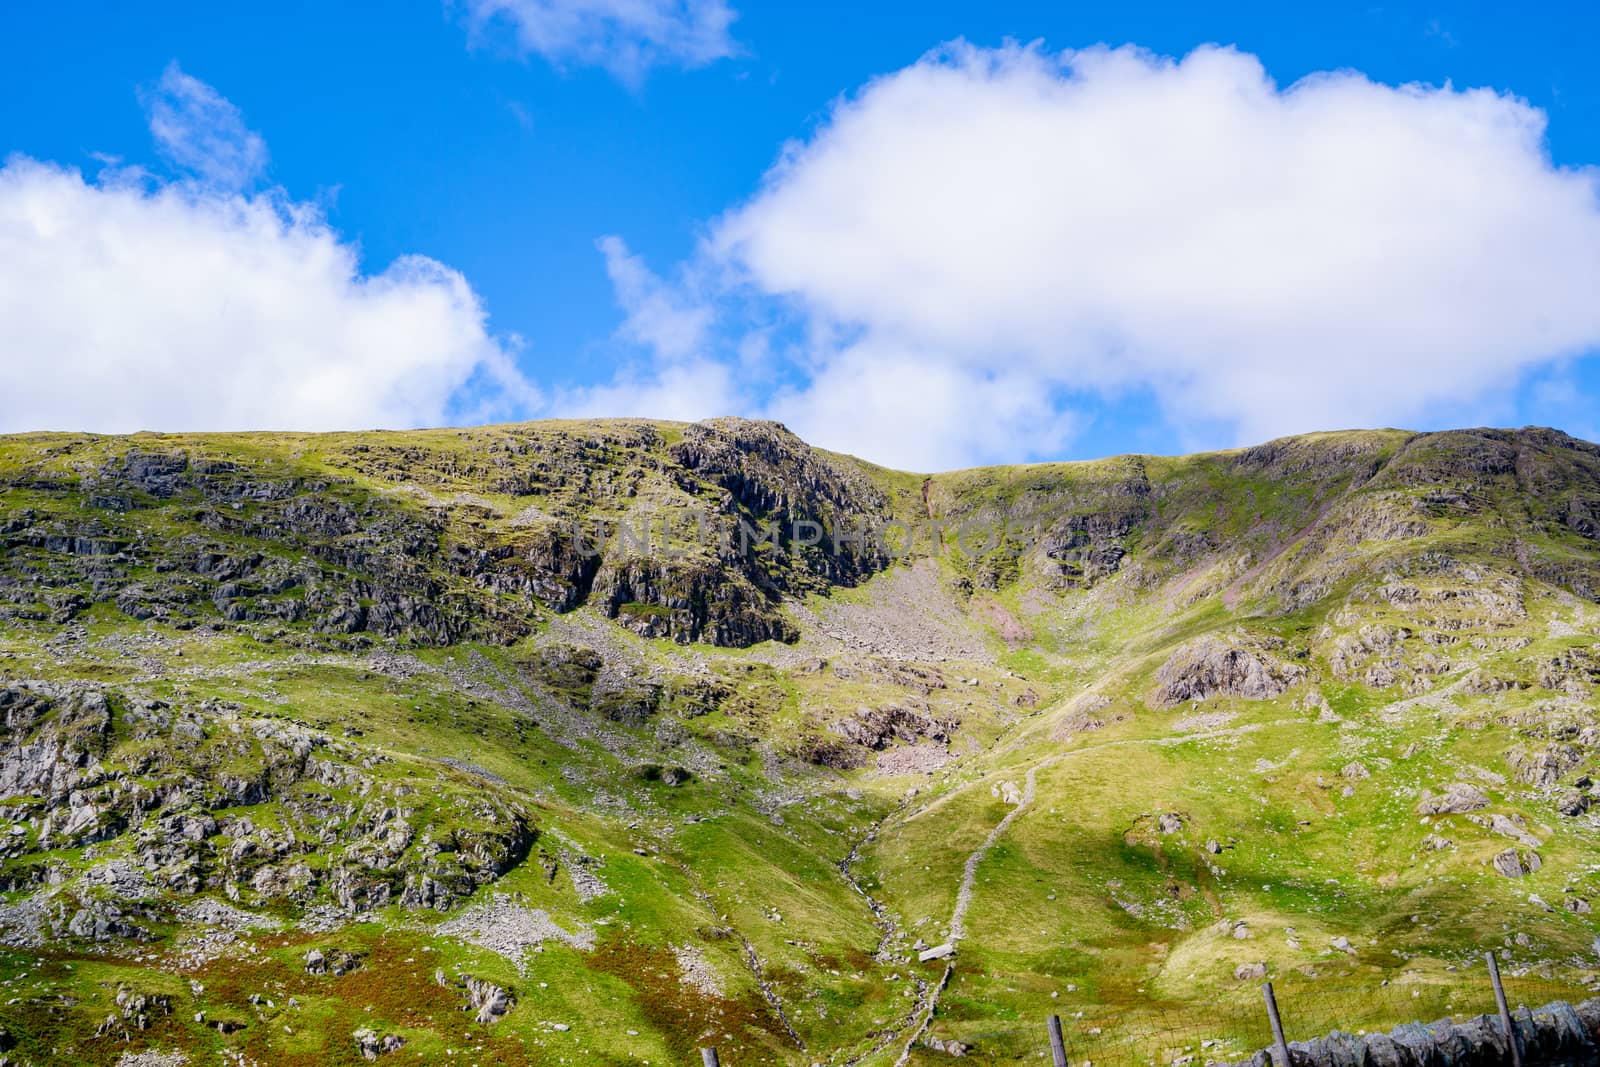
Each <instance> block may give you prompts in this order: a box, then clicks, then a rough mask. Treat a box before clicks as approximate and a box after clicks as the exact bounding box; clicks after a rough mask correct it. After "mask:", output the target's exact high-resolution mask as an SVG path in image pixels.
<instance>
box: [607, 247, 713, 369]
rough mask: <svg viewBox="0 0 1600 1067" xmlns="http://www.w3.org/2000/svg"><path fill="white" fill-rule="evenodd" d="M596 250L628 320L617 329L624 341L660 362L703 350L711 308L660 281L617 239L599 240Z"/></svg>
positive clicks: (709, 326) (709, 322)
mask: <svg viewBox="0 0 1600 1067" xmlns="http://www.w3.org/2000/svg"><path fill="white" fill-rule="evenodd" d="M595 246H596V247H597V248H599V249H600V254H601V255H603V256H605V259H606V275H607V276H608V277H609V278H610V279H611V288H612V291H613V292H614V293H615V294H616V297H617V303H618V304H619V305H620V306H621V307H622V310H623V312H624V313H625V314H626V316H627V318H626V319H625V320H624V321H623V324H622V328H621V330H620V333H621V334H622V336H623V337H624V338H625V339H627V340H629V341H632V342H634V343H636V344H640V345H644V346H646V347H647V348H649V349H651V350H652V351H654V353H655V354H656V356H657V358H660V359H664V360H678V359H683V358H685V357H687V356H692V355H695V354H698V353H700V352H702V351H703V350H704V349H705V346H706V335H707V332H708V331H709V330H710V328H711V323H712V314H713V313H712V309H711V307H710V306H709V305H707V304H704V303H697V302H695V301H693V300H691V299H689V298H688V297H687V295H686V294H685V293H684V291H683V289H682V288H681V287H676V286H672V285H668V284H666V283H665V282H663V281H662V280H661V279H660V278H659V277H657V276H656V275H655V273H654V272H652V271H651V270H650V268H649V267H648V266H646V265H645V262H644V260H643V259H641V258H640V257H639V256H636V255H634V254H633V253H632V252H630V251H629V250H628V246H627V245H626V244H625V243H624V242H623V240H622V239H621V238H620V237H602V238H601V239H600V240H599V241H597V242H596V243H595Z"/></svg>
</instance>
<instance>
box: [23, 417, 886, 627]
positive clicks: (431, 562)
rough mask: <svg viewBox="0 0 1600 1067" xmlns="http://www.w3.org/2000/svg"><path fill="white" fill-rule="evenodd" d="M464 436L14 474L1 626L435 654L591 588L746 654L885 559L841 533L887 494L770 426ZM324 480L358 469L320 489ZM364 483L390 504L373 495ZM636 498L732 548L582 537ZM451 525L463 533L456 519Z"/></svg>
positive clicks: (141, 458) (143, 457) (121, 456)
mask: <svg viewBox="0 0 1600 1067" xmlns="http://www.w3.org/2000/svg"><path fill="white" fill-rule="evenodd" d="M479 437H480V438H481V440H480V451H479V452H478V453H477V454H476V455H474V456H472V457H470V458H464V457H463V456H462V455H461V454H460V453H459V452H456V451H454V450H451V449H449V448H448V447H445V448H439V447H438V445H437V443H436V442H433V441H429V440H428V439H427V435H418V438H419V439H418V440H417V441H416V442H415V443H411V444H406V445H390V444H384V443H370V444H356V445H350V446H347V447H344V448H340V447H338V446H336V445H333V444H330V445H329V446H328V448H329V450H330V453H329V454H325V455H324V456H323V457H322V458H323V460H324V462H323V463H321V464H315V463H314V464H309V465H301V464H298V463H295V462H293V461H287V460H268V459H264V458H262V457H261V456H260V455H259V454H253V453H250V452H248V451H246V452H243V453H235V454H229V455H228V456H227V458H222V457H221V456H220V455H215V454H213V452H214V451H215V449H214V446H211V445H210V444H201V443H198V442H196V443H192V444H190V445H188V446H185V447H182V448H173V449H171V450H169V451H163V452H152V451H148V450H146V449H144V448H142V447H141V446H139V445H138V444H135V443H128V444H127V445H125V446H123V447H121V448H120V449H118V450H114V451H113V453H112V455H111V456H110V458H108V459H107V458H101V459H98V460H96V461H95V463H94V464H93V465H92V466H87V465H82V464H80V465H77V466H73V467H70V468H69V469H70V470H71V471H72V473H69V474H62V473H60V472H58V471H55V470H52V471H50V472H49V473H48V474H46V473H44V472H43V471H42V470H40V469H37V468H29V467H26V466H24V467H23V468H21V469H18V470H15V471H10V470H8V472H7V473H6V474H4V475H0V492H4V491H5V490H6V489H7V488H10V487H12V486H21V485H26V486H28V487H29V488H30V489H31V490H33V491H35V492H40V493H44V494H48V496H47V499H46V500H45V501H44V502H43V503H42V504H41V506H39V507H37V508H34V509H31V510H29V511H26V512H19V513H14V514H13V515H12V516H10V517H8V521H6V522H5V523H4V524H3V525H0V618H3V617H5V614H6V612H5V611H4V610H3V609H4V608H5V605H7V604H8V603H16V604H19V605H20V604H31V603H35V602H37V601H38V599H39V598H38V596H37V590H38V589H39V587H41V586H43V587H45V588H48V589H49V590H50V600H49V602H50V603H51V604H52V605H53V611H54V616H53V617H55V618H56V619H57V621H66V620H67V619H70V618H71V617H72V616H74V615H76V614H78V613H80V612H81V611H83V610H84V609H86V608H88V607H89V606H91V605H92V604H95V603H110V604H114V605H115V606H116V607H117V608H118V610H120V611H121V612H123V613H124V614H125V615H127V616H128V617H130V618H132V619H139V620H145V619H155V620H160V621H165V622H169V623H173V624H175V625H182V626H193V625H197V624H201V623H211V622H221V623H226V624H239V625H250V624H268V625H279V624H290V625H299V626H305V627H308V628H310V629H312V630H314V631H317V632H319V633H321V634H323V635H326V637H328V638H330V639H335V640H338V641H342V642H343V643H347V644H361V643H363V642H364V641H366V640H367V639H368V638H369V636H377V637H397V638H402V639H404V640H407V641H411V642H416V643H421V644H447V643H449V642H452V641H455V640H457V639H459V638H462V637H465V636H469V635H470V636H476V637H480V638H487V639H491V640H497V641H499V640H508V639H514V638H516V637H519V636H521V635H523V634H526V633H528V632H529V631H530V629H531V627H532V623H533V620H534V619H535V618H536V617H537V616H538V615H539V614H540V613H541V612H544V611H569V610H571V609H573V608H575V607H577V606H579V605H580V604H583V603H585V602H587V601H588V600H590V598H591V597H593V598H594V599H596V600H597V601H598V602H599V603H600V604H601V605H602V606H603V608H604V609H605V610H606V611H607V613H608V614H610V615H611V616H612V617H614V618H617V619H619V621H622V622H623V623H624V624H625V625H628V626H629V627H630V628H633V629H636V630H638V631H639V632H641V633H645V634H647V635H649V636H668V637H671V638H673V639H675V640H680V641H707V642H711V643H714V644H735V645H748V644H751V643H754V642H756V641H762V640H768V639H774V638H776V639H780V640H782V639H790V638H792V636H793V629H792V626H790V624H789V623H788V622H787V620H786V619H785V618H784V617H783V615H782V614H781V612H779V611H778V610H777V608H776V600H777V596H778V595H779V594H780V593H783V592H791V593H794V592H803V591H813V590H815V591H821V590H824V589H826V588H827V587H828V586H829V585H835V584H854V583H856V582H858V581H860V580H861V579H862V578H865V577H867V576H869V575H871V574H873V573H875V572H876V571H878V570H881V569H882V568H883V567H884V566H886V565H887V564H888V562H889V560H890V557H889V556H888V554H887V552H886V551H885V550H884V548H883V547H882V546H881V545H876V544H872V543H870V542H869V543H856V542H854V541H851V540H850V539H849V531H852V530H855V529H858V528H860V529H872V528H875V527H876V525H877V524H878V522H880V521H881V520H882V519H884V518H887V517H888V515H889V502H888V499H887V497H885V495H884V494H883V492H882V490H880V489H879V488H877V486H876V485H874V484H873V482H872V480H871V479H870V478H868V477H866V476H865V475H864V474H863V473H862V472H861V471H860V470H858V469H856V468H855V466H854V465H853V464H852V463H850V462H849V461H846V460H843V459H837V458H834V457H832V456H829V455H827V454H825V453H822V452H819V451H817V450H816V449H813V448H811V447H810V446H808V445H806V444H805V443H804V442H802V441H800V440H799V439H798V438H796V437H794V435H793V434H790V433H789V432H788V431H787V430H785V429H783V428H782V427H781V426H779V425H777V424H776V423H756V422H747V421H745V420H739V419H719V420H713V421H711V422H707V423H701V424H697V425H695V426H693V427H689V428H688V429H687V430H686V431H685V432H684V433H683V435H682V438H681V440H679V441H678V442H677V443H675V444H673V445H672V446H671V447H670V448H669V447H668V446H667V445H666V442H665V441H664V440H663V438H662V437H661V435H660V434H659V433H658V432H657V431H656V430H655V429H654V428H653V427H650V426H648V425H647V424H642V423H618V424H611V425H609V426H607V427H606V428H605V430H604V431H603V432H602V433H600V434H598V435H597V438H598V439H596V438H589V439H584V438H581V437H579V438H574V437H572V436H567V435H563V434H559V433H548V432H542V431H540V430H537V429H533V428H529V429H522V428H512V427H505V428H499V429H497V430H494V431H483V432H481V433H480V434H479ZM79 448H83V449H85V450H89V449H91V448H92V443H91V442H90V441H89V440H88V439H73V440H70V441H67V442H66V443H64V444H62V445H61V446H60V448H59V449H58V451H57V453H56V455H55V456H53V457H51V458H59V457H60V455H61V454H70V453H71V452H73V451H74V450H77V449H79ZM41 462H42V461H41ZM330 467H331V468H343V469H345V470H349V471H351V472H353V473H354V474H355V475H357V476H358V477H331V476H329V474H328V473H327V471H328V469H329V468H330ZM440 468H450V469H453V470H454V471H455V472H456V473H457V474H461V473H469V472H470V473H471V474H473V475H475V476H476V478H477V480H478V481H479V482H480V483H481V484H482V486H483V488H484V489H485V490H487V491H489V492H493V493H499V494H508V495H512V496H527V497H533V498H535V499H537V500H538V501H539V502H540V503H539V504H538V505H534V506H530V507H529V508H527V509H525V512H524V514H521V515H517V516H501V515H499V514H497V513H496V512H495V510H494V505H492V504H489V503H488V502H487V501H485V500H483V498H476V499H474V500H460V499H450V498H446V497H443V496H440V495H438V494H435V493H433V492H431V491H429V490H427V489H424V488H423V487H422V486H420V485H418V484H417V480H419V479H421V480H427V479H429V478H430V477H436V476H437V475H436V474H435V473H434V472H435V471H436V470H438V469H440ZM464 468H465V469H464ZM363 479H376V480H377V481H378V482H380V483H382V482H388V483H389V484H390V485H391V486H393V487H394V488H395V489H396V490H399V492H387V493H386V492H374V491H373V490H372V488H371V484H370V482H366V481H363ZM645 489H648V490H650V491H652V492H653V493H655V494H656V495H658V496H661V497H662V499H664V500H667V501H668V503H669V504H670V505H671V506H672V507H675V508H677V509H678V510H680V511H682V510H689V509H693V510H695V511H697V512H700V513H703V514H704V515H705V516H706V518H707V521H708V522H709V524H710V527H711V529H713V530H714V531H715V532H716V533H718V534H719V535H721V536H719V537H718V538H713V539H712V540H713V542H716V541H718V540H720V541H723V542H725V543H724V544H722V545H721V546H718V545H717V544H715V543H713V545H712V546H711V547H710V550H709V552H707V553H700V554H697V555H696V556H694V557H693V558H686V559H680V560H673V559H667V558H665V557H663V556H660V555H652V556H649V557H647V558H635V557H634V556H633V554H631V553H630V552H628V551H626V550H618V549H617V548H616V546H615V545H610V544H606V545H604V546H603V547H602V546H601V545H600V544H599V543H598V542H599V541H600V540H601V539H598V538H595V539H591V541H586V540H585V538H584V537H583V536H580V535H579V534H578V533H577V531H579V530H580V529H581V528H582V525H583V524H582V520H583V519H585V518H586V516H587V513H588V512H589V511H590V510H591V509H593V508H594V507H595V506H596V505H599V506H601V507H602V508H604V507H608V506H610V505H613V504H615V503H617V502H626V501H631V500H634V499H637V498H638V496H639V495H640V493H641V490H645ZM408 497H409V498H410V499H408ZM669 498H670V499H669ZM79 501H87V503H88V511H87V512H85V511H84V510H83V509H82V508H80V507H79V506H77V503H78V502H79ZM148 514H159V515H162V516H165V517H169V519H173V518H177V519H181V520H182V521H183V522H184V523H185V524H186V528H187V530H188V532H187V533H186V534H185V535H183V536H180V537H177V538H171V537H157V536H155V535H154V534H153V533H152V532H151V528H150V527H149V526H148V525H147V524H146V523H145V522H144V521H143V517H144V516H145V515H148ZM461 517H468V518H470V519H472V520H474V521H472V522H469V523H454V525H453V520H455V519H458V518H461ZM485 519H488V520H492V521H491V522H485V521H484V520H485ZM741 519H743V520H745V521H746V522H747V523H749V524H750V525H751V527H752V529H753V530H755V531H756V532H757V534H758V536H759V534H760V533H762V532H764V531H765V529H766V528H767V525H768V524H769V523H770V524H773V526H774V528H776V529H777V530H778V531H779V535H778V536H777V537H776V540H775V542H774V544H773V546H772V547H771V548H770V549H763V548H761V547H759V546H753V545H748V544H743V543H741V542H740V541H739V539H738V538H736V537H731V536H728V535H730V534H732V533H734V532H736V529H737V524H738V522H739V520H741ZM798 524H815V526H816V528H817V529H824V528H825V529H826V530H827V531H828V533H829V535H830V536H825V537H822V538H820V539H819V540H818V541H817V543H815V544H812V543H810V541H811V539H810V537H809V536H808V533H807V531H806V530H802V532H801V534H800V536H799V537H798V538H797V537H796V535H795V530H796V529H797V525H798ZM447 531H448V532H449V536H447ZM835 532H839V533H841V534H842V535H843V536H844V539H843V540H841V541H836V540H835V539H834V538H833V537H832V536H831V535H832V534H833V533H835ZM746 540H748V538H747V539H746ZM591 542H594V543H591ZM241 543H246V544H250V545H251V546H252V547H251V548H249V549H241V548H240V547H239V545H240V544H241ZM596 549H599V550H596ZM45 572H48V581H44V580H41V575H42V574H44V573H45ZM79 588H81V592H80V591H76V590H77V589H79ZM447 590H450V591H451V595H448V596H447V595H445V594H446V591H447ZM630 606H633V607H630ZM641 609H655V610H641ZM20 610H23V611H29V609H20ZM29 613H31V611H29Z"/></svg>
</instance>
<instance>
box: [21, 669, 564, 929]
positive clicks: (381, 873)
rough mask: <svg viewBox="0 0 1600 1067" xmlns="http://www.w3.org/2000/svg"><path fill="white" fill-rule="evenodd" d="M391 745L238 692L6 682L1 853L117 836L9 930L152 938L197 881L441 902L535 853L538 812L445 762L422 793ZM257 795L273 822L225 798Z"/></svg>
mask: <svg viewBox="0 0 1600 1067" xmlns="http://www.w3.org/2000/svg"><path fill="white" fill-rule="evenodd" d="M386 760H387V757H384V756H381V755H379V754H376V753H372V752H368V751H364V750H362V749H361V748H360V747H358V746H356V745H353V744H351V743H350V742H349V741H344V740H336V739H334V738H332V737H330V736H329V735H327V734H326V733H323V732H321V731H318V730H314V729H311V728H309V727H306V726H304V725H301V724H298V723H294V722H289V721H284V720H280V719H269V718H256V717H251V716H248V715H245V714H242V713H241V709H239V708H237V707H236V706H232V705H225V704H220V703H212V704H202V705H200V706H198V707H192V708H176V707H171V706H168V705H166V704H164V703H162V702H159V701H149V700H145V699H138V698H132V697H129V696H127V695H125V694H123V693H120V692H116V691H109V690H105V689H101V688H94V687H88V686H81V685H74V686H52V685H45V684H35V683H29V684H26V685H20V684H12V685H9V686H4V687H0V802H5V803H6V804H7V807H8V813H9V815H10V818H11V820H12V826H13V829H12V830H11V832H9V833H7V834H6V835H4V837H0V853H3V855H4V856H5V857H6V858H8V859H12V860H25V859H26V858H27V857H28V856H29V855H30V854H31V853H38V852H45V851H47V850H51V849H61V848H71V847H80V846H84V845H89V844H93V843H101V847H105V848H109V849H115V850H116V851H114V852H113V854H112V856H111V858H108V859H106V860H103V861H101V862H96V863H88V864H84V865H83V866H81V867H80V868H79V869H78V870H76V871H75V872H67V873H63V874H56V875H54V876H53V881H54V882H55V886H56V888H55V890H54V892H55V894H56V895H55V897H54V899H53V903H52V906H51V907H50V908H48V909H45V910H44V911H42V912H39V913H37V914H36V913H35V912H34V911H29V910H27V909H13V911H14V912H15V914H16V916H17V918H18V921H19V922H21V921H24V920H25V921H26V924H31V925H30V929H29V930H20V931H19V932H17V933H16V934H15V936H19V937H23V938H24V939H30V938H33V937H35V936H46V934H47V933H48V932H53V933H54V934H55V935H56V936H60V937H72V938H79V939H83V940H88V941H97V942H103V941H115V940H121V939H133V940H145V939H148V938H149V937H151V936H152V935H151V933H150V931H151V930H152V929H154V928H155V927H157V926H158V925H159V924H160V923H161V922H163V921H164V916H163V912H162V910H161V907H160V901H159V898H160V897H161V896H162V895H163V894H176V895H178V896H193V895H195V894H198V893H201V892H202V891H205V890H207V889H211V890H220V891H221V893H222V894H223V895H225V896H226V897H228V898H229V899H231V900H233V901H236V902H237V901H243V902H245V903H250V902H256V903H266V902H272V901H281V902H288V903H292V904H297V905H300V906H309V905H311V904H312V903H314V902H315V901H316V900H317V899H318V898H319V897H321V898H323V899H331V900H332V901H333V902H334V903H336V904H337V905H338V906H340V907H341V908H343V909H345V910H346V911H350V912H354V911H360V910H364V909H368V908H373V907H378V906H382V905H384V904H388V903H391V902H395V903H399V904H401V905H402V906H404V907H407V908H412V909H423V908H428V909H436V910H444V909H447V908H449V907H451V906H452V905H453V904H454V903H455V902H457V901H459V900H461V899H462V898H464V897H466V896H468V895H470V894H471V893H473V892H474V891H475V890H476V889H477V888H478V887H480V886H482V885H485V884H487V883H489V882H492V881H494V880H495V879H496V878H498V877H499V876H500V875H502V874H504V873H505V872H506V871H508V870H510V869H511V868H512V867H514V866H515V865H517V864H518V863H520V862H522V860H523V858H524V857H525V856H526V855H527V853H528V851H529V849H530V848H531V847H532V845H533V842H534V841H535V840H536V838H537V830H536V829H535V828H534V826H533V825H532V823H531V821H530V815H529V810H528V808H527V807H526V806H525V804H524V803H523V802H522V801H517V800H512V799H510V798H509V796H508V795H507V794H506V793H505V792H504V791H503V790H499V789H484V788H481V787H480V785H477V784H472V785H469V784H466V783H462V782H458V781H454V780H450V779H440V780H438V781H437V782H434V783H430V785H429V788H430V789H431V791H432V792H433V796H432V798H431V800H430V802H429V803H428V804H426V805H422V804H418V803H417V802H416V801H415V800H413V799H410V797H411V795H412V794H413V793H415V791H416V789H417V785H416V784H413V780H412V779H411V778H410V776H408V775H405V774H389V773H386V772H382V771H379V770H377V768H380V767H382V766H383V764H384V762H385V761H386ZM262 804H271V805H273V815H272V822H273V825H261V824H258V818H253V817H251V816H247V815H235V814H231V813H230V812H231V810H234V809H238V808H241V807H248V806H254V805H262ZM18 831H20V832H18ZM124 843H125V845H124ZM124 850H125V854H118V853H122V852H124ZM14 869H15V870H21V871H33V872H36V873H38V874H39V875H40V876H42V875H43V874H44V873H45V870H46V868H45V867H43V866H37V865H34V866H28V865H22V866H19V867H17V868H14ZM3 921H4V919H3V917H0V922H3ZM30 930H31V931H32V932H30Z"/></svg>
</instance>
